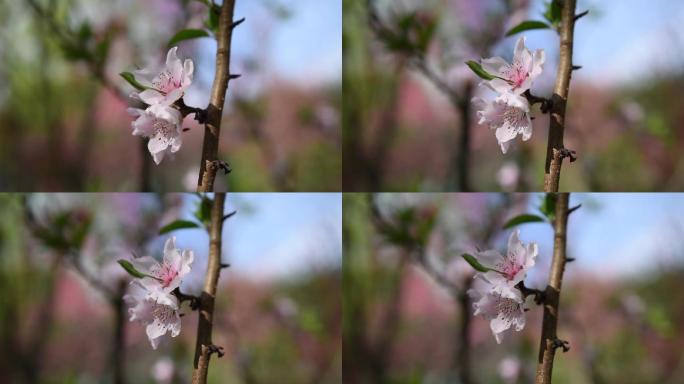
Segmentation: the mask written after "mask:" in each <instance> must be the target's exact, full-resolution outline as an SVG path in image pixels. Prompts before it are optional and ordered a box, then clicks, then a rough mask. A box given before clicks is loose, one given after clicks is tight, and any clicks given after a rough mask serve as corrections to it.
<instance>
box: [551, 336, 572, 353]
mask: <svg viewBox="0 0 684 384" xmlns="http://www.w3.org/2000/svg"><path fill="white" fill-rule="evenodd" d="M551 348H553V349H558V348H562V349H563V352H567V351H569V350H570V342H568V341H565V340H561V339H559V338H555V339H553V340H551Z"/></svg>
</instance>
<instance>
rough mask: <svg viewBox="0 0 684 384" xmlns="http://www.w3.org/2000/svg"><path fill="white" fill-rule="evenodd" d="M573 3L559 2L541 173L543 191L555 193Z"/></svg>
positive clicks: (569, 0)
mask: <svg viewBox="0 0 684 384" xmlns="http://www.w3.org/2000/svg"><path fill="white" fill-rule="evenodd" d="M575 7H576V0H563V1H562V10H561V24H560V28H559V34H560V58H559V61H558V72H557V74H556V84H555V86H554V89H553V96H551V105H550V106H551V109H550V111H549V115H550V119H549V138H548V143H547V147H546V164H545V174H544V192H558V184H559V182H560V173H561V166H562V163H563V159H564V158H565V157H566V155H565V154H564V153H565V147H564V146H563V135H564V132H565V107H566V104H567V100H568V90H569V88H570V77H571V75H572V70H573V69H572V46H573V34H574V30H575Z"/></svg>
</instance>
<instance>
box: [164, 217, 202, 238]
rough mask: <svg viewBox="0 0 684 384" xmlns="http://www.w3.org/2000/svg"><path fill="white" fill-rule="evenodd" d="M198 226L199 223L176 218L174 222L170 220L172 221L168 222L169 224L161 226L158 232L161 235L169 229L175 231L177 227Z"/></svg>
mask: <svg viewBox="0 0 684 384" xmlns="http://www.w3.org/2000/svg"><path fill="white" fill-rule="evenodd" d="M199 227H200V225H199V224H197V223H195V222H194V221H190V220H176V221H174V222H172V223H170V224H167V225H165V226H163V227H162V228H161V229H160V230H159V234H160V235H163V234H165V233H169V232H171V231H175V230H178V229H186V228H199Z"/></svg>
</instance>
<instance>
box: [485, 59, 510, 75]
mask: <svg viewBox="0 0 684 384" xmlns="http://www.w3.org/2000/svg"><path fill="white" fill-rule="evenodd" d="M480 64H481V65H482V69H484V70H485V71H487V72H489V73H490V74H492V75H495V76H500V75H501V72H502V71H503V69H504V68H506V67H508V66H509V64H508V63H507V62H506V60H504V59H502V58H501V57H498V56H497V57H490V58H488V59H482V60H481V62H480Z"/></svg>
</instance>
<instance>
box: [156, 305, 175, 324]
mask: <svg viewBox="0 0 684 384" xmlns="http://www.w3.org/2000/svg"><path fill="white" fill-rule="evenodd" d="M175 314H176V311H175V310H174V309H173V308H171V307H169V306H168V305H164V304H159V303H155V304H154V308H153V309H152V316H153V317H154V318H155V319H157V320H159V321H160V322H161V323H162V324H164V323H168V322H170V321H171V320H173V317H174V316H175Z"/></svg>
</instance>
